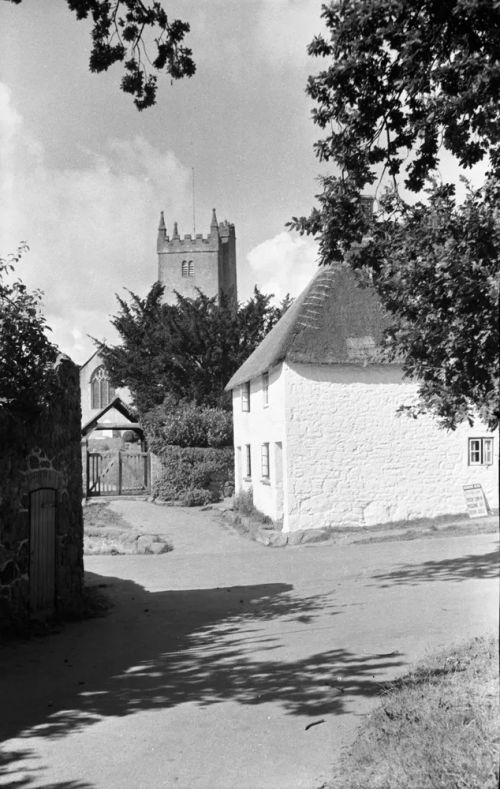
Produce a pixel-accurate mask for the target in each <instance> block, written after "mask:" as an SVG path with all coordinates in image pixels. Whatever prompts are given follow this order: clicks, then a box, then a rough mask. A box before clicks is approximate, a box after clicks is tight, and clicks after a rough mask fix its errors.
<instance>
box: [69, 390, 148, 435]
mask: <svg viewBox="0 0 500 789" xmlns="http://www.w3.org/2000/svg"><path fill="white" fill-rule="evenodd" d="M111 409H113V410H115V411H118V413H119V414H121V416H122V417H123V420H122V421H120V422H119V423H114V424H112V423H103V425H102V429H105V430H112V429H118V430H126V429H127V428H128V429H132V428H136V429H140V428H141V426H140V424H139V422H137V420H136V416H135V414H134V412H133V411H132V410H131V409H130V408H129V407H128V405H127V404H126V403H124V402H123V400H122V399H121V398H120V397H115V399H114V400H112V401H111V402H110V403H108V405H107V406H105V407H104V408H102V409H101V410H100V411H98V412H97V414H94V415H93V416H92V418H91V419H89V420H88V422H86V423H85V424H84V425H83V426H82V436H88V435H89V433H92V431H93V430H95V429H96V427H97V426H98V424H99V421H100V420H101V419H102V417H103V416H104V415H105V414H107V412H108V411H111Z"/></svg>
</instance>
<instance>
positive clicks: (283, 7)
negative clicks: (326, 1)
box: [257, 0, 325, 68]
mask: <svg viewBox="0 0 500 789" xmlns="http://www.w3.org/2000/svg"><path fill="white" fill-rule="evenodd" d="M320 14H321V3H320V2H319V0H264V2H262V3H261V4H260V6H259V10H258V14H257V39H258V44H259V49H260V54H261V56H262V54H264V55H265V56H266V57H267V58H268V59H269V60H270V61H271V62H272V63H273V64H274V65H275V66H277V67H279V68H290V67H297V66H299V67H302V66H304V65H306V63H307V55H306V50H307V46H308V45H309V44H310V43H311V41H312V40H313V38H314V36H316V35H318V34H319V33H321V32H323V31H324V30H325V24H324V21H323V19H322V18H321V16H320ZM311 65H314V64H311V63H310V64H309V66H310V67H311Z"/></svg>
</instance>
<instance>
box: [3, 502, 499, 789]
mask: <svg viewBox="0 0 500 789" xmlns="http://www.w3.org/2000/svg"><path fill="white" fill-rule="evenodd" d="M118 507H119V508H122V511H123V512H124V513H125V514H126V517H128V518H129V520H131V521H132V522H133V523H134V524H135V525H140V526H141V527H142V528H143V530H146V531H153V532H154V531H162V532H163V533H165V534H167V535H168V536H169V537H170V538H171V539H172V542H173V543H174V546H175V550H174V551H173V552H172V553H168V554H163V555H160V556H92V557H87V561H86V568H87V571H88V582H89V583H90V584H92V585H98V586H99V585H101V586H102V588H103V591H104V592H106V593H107V594H109V596H110V598H111V600H112V602H113V607H112V609H111V611H110V612H109V614H108V615H107V616H106V617H104V618H99V619H93V620H88V621H85V622H77V623H73V624H70V625H68V626H66V627H65V629H64V630H63V631H62V632H61V633H59V634H55V635H50V636H48V637H44V638H36V639H32V640H30V641H27V642H21V643H16V644H14V643H10V644H7V645H4V646H3V647H2V648H0V740H2V741H3V744H2V747H3V766H2V761H0V786H11V787H14V786H15V787H28V789H31V788H33V789H35V787H46V788H48V787H52V789H56V788H57V789H160V788H163V787H165V788H167V789H177V788H178V789H314V788H315V787H317V786H319V785H321V783H322V781H323V780H324V779H325V778H327V777H328V774H329V771H330V767H331V764H332V762H333V760H334V759H335V757H336V755H338V753H339V749H340V748H341V746H342V744H344V743H346V742H348V741H349V738H350V737H352V735H353V731H354V729H355V727H356V726H357V724H358V723H359V716H360V715H361V714H363V713H364V712H366V711H367V710H369V709H370V707H371V706H372V705H373V704H375V703H376V694H377V692H378V690H379V683H380V682H382V681H384V680H386V679H388V678H392V677H394V676H396V675H398V674H400V673H402V672H403V671H405V670H406V668H407V667H408V665H409V664H411V663H412V662H414V661H415V660H418V659H419V658H420V657H422V656H423V655H424V654H425V653H426V652H427V651H428V650H433V649H435V648H436V647H439V646H441V645H446V644H449V643H450V642H453V641H459V640H461V639H462V638H467V637H470V636H474V635H479V634H482V633H485V632H491V631H493V630H496V629H497V626H498V622H497V581H496V573H497V554H496V549H497V546H498V541H497V539H496V538H495V536H494V535H482V536H476V537H460V538H451V537H443V538H435V539H432V540H417V541H412V542H399V543H398V542H394V543H379V544H371V545H349V546H341V547H339V546H338V545H327V544H326V545H321V544H320V545H312V546H304V547H299V548H287V549H269V548H264V547H263V546H261V545H259V544H256V543H251V542H247V541H246V540H244V539H242V538H240V537H239V536H237V535H235V534H233V533H232V532H230V531H229V530H228V529H226V528H225V527H223V526H221V525H220V524H219V523H218V522H216V520H215V516H214V515H213V514H212V513H202V512H199V511H193V510H189V511H188V510H176V509H169V508H159V507H155V506H154V505H151V504H147V503H143V502H120V503H119V505H118ZM310 724H315V725H313V726H310ZM307 727H309V728H307Z"/></svg>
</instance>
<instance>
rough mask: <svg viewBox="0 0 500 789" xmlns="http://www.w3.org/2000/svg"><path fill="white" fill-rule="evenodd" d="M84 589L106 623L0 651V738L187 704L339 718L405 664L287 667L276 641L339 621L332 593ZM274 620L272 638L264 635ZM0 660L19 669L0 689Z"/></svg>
mask: <svg viewBox="0 0 500 789" xmlns="http://www.w3.org/2000/svg"><path fill="white" fill-rule="evenodd" d="M88 582H90V583H91V584H92V585H94V586H102V585H103V584H105V585H107V587H108V589H107V592H109V595H110V598H111V601H112V603H113V604H114V608H113V609H112V611H111V613H110V614H109V615H108V616H106V617H103V618H100V619H93V620H87V621H85V622H79V623H74V624H72V625H69V626H67V628H66V629H65V631H64V632H63V633H62V634H59V635H56V636H49V637H46V638H43V639H39V640H36V641H31V642H27V643H26V642H24V643H11V644H9V645H8V646H7V647H6V648H4V649H3V650H2V652H0V696H2V698H5V699H6V701H7V703H6V705H5V709H9V710H11V715H10V716H6V715H2V717H1V720H0V738H1V739H3V740H5V739H9V738H12V737H26V738H27V737H30V736H34V735H35V733H36V736H37V737H49V738H55V737H62V736H65V735H66V734H68V733H69V732H70V731H75V730H78V729H82V728H84V727H85V726H87V725H90V724H92V723H93V722H95V721H97V720H99V719H100V718H101V717H114V716H125V715H131V714H133V713H136V712H139V711H141V710H154V709H162V708H172V707H174V706H176V705H178V704H183V703H185V702H192V703H195V704H197V705H199V706H200V707H205V706H207V705H210V704H215V703H218V702H221V701H224V700H231V701H235V702H238V703H240V704H252V705H253V704H263V703H266V702H269V701H273V702H278V703H279V704H280V705H281V707H282V710H283V713H284V714H288V715H306V716H318V715H324V714H327V713H334V714H338V715H340V714H342V713H343V712H344V711H345V705H346V702H348V700H349V699H352V698H354V697H358V696H372V695H374V694H377V693H378V692H379V691H380V684H379V682H378V681H377V680H379V681H383V680H384V679H385V677H384V674H385V672H387V670H389V669H390V670H394V669H395V668H397V667H398V666H401V665H403V662H402V661H401V659H399V660H398V659H397V656H396V655H394V654H390V655H385V654H373V655H356V654H353V653H351V652H349V651H347V650H345V649H342V648H339V649H331V650H328V651H326V652H322V653H318V654H314V655H311V656H308V657H305V658H303V659H301V660H296V661H294V662H292V661H288V660H286V654H287V653H286V652H285V651H284V650H282V649H280V648H281V647H282V646H283V643H282V638H281V636H282V635H284V634H295V633H296V634H297V637H298V638H300V639H303V637H304V636H303V635H302V634H304V633H307V632H310V631H311V629H312V630H314V625H315V619H316V617H317V616H319V615H320V614H321V615H322V616H324V614H325V613H327V614H330V615H339V614H342V613H348V610H349V607H350V606H349V605H348V604H344V605H341V604H340V603H339V604H336V602H335V600H334V599H333V597H332V594H333V593H331V594H327V595H315V596H311V597H308V598H303V597H299V596H295V595H294V593H293V587H292V586H290V585H288V584H283V583H273V584H262V585H256V586H237V587H230V588H217V589H196V590H188V591H166V592H154V593H151V592H147V591H145V590H144V589H143V588H142V587H140V586H138V585H137V584H135V583H133V582H131V581H123V580H121V579H116V578H103V577H100V576H96V575H92V574H89V577H88ZM276 619H279V620H280V624H279V631H277V629H276V627H273V628H271V627H270V626H269V623H270V621H271V620H276ZM322 622H323V627H324V620H322ZM319 626H321V625H319V624H318V627H319ZM2 654H3V655H4V656H5V657H6V658H7V659H8V661H9V665H12V664H14V663H17V664H18V666H20V669H19V668H17V669H16V670H14V671H12V672H11V676H10V678H9V679H7V674H6V671H7V670H8V666H5V667H4V668H3V669H2V667H1V662H2ZM2 678H3V679H2ZM11 757H12V759H15V758H16V757H15V754H11ZM4 758H5V759H8V758H9V755H8V754H7V753H4ZM18 758H20V757H18ZM13 785H15V784H13ZM19 785H21V786H22V785H23V784H19ZM69 786H70V785H68V789H69ZM61 787H62V785H61ZM73 787H74V789H85V787H84V785H83V784H74V785H73Z"/></svg>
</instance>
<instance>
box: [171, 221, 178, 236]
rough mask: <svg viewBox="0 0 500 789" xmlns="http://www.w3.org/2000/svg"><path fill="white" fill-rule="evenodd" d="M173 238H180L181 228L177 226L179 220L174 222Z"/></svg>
mask: <svg viewBox="0 0 500 789" xmlns="http://www.w3.org/2000/svg"><path fill="white" fill-rule="evenodd" d="M172 238H180V236H179V228H178V227H177V222H174V232H173V234H172Z"/></svg>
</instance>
